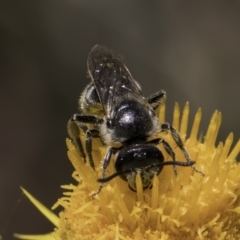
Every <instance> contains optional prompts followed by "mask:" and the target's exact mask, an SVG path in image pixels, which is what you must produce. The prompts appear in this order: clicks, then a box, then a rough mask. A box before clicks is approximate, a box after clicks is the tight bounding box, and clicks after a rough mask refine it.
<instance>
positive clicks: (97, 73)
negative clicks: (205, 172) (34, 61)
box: [68, 45, 200, 196]
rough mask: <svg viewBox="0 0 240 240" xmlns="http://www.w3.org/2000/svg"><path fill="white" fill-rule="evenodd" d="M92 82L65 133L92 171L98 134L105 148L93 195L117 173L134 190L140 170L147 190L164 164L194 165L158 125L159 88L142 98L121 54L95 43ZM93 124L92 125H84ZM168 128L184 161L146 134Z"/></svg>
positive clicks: (90, 71)
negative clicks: (112, 165)
mask: <svg viewBox="0 0 240 240" xmlns="http://www.w3.org/2000/svg"><path fill="white" fill-rule="evenodd" d="M87 70H88V75H89V76H90V78H91V80H92V81H91V82H90V83H89V84H88V85H87V86H86V88H85V89H84V91H83V93H82V94H81V97H80V100H79V110H80V113H77V114H74V115H73V117H72V118H71V119H70V120H69V122H68V133H69V136H70V138H71V139H72V141H73V143H74V145H75V146H76V148H77V150H78V152H79V154H80V155H81V156H82V157H83V159H84V161H85V162H86V161H89V164H90V166H91V167H92V168H93V169H94V168H95V165H94V160H93V157H92V138H100V139H101V140H102V142H103V143H104V144H105V145H106V146H107V148H106V155H105V157H104V159H103V164H102V176H101V178H99V179H98V180H97V181H98V182H100V187H99V189H98V191H97V192H95V193H94V194H93V196H95V195H97V194H99V193H100V191H101V189H102V187H103V185H104V183H105V182H108V181H110V180H111V179H113V178H115V177H116V176H120V177H121V178H122V179H123V180H124V181H126V182H127V183H128V186H129V188H130V189H131V190H133V191H136V175H137V173H140V177H141V180H142V186H143V189H146V188H151V185H152V179H153V177H154V175H158V174H159V173H160V172H161V171H162V169H163V166H165V165H173V169H174V172H175V174H177V170H176V166H177V165H179V166H185V167H187V166H192V167H193V168H194V169H195V170H196V171H197V172H200V171H199V170H197V169H196V168H195V166H194V163H195V162H194V161H193V160H191V159H190V156H189V154H188V152H187V151H186V149H185V147H184V145H183V142H182V140H181V138H180V136H179V134H178V133H177V131H176V130H175V129H174V128H173V127H172V126H171V125H170V124H169V123H164V124H160V122H159V119H158V117H157V116H156V113H155V110H156V109H157V108H158V106H159V105H160V104H161V102H163V101H164V100H165V98H166V93H165V91H163V90H161V91H158V92H156V93H155V94H153V95H151V96H150V97H148V98H145V97H144V96H143V94H142V91H141V87H140V85H139V83H138V82H137V81H135V80H134V79H133V77H132V75H131V73H130V72H129V70H128V68H127V67H126V65H125V64H124V62H123V59H122V57H121V56H119V55H118V54H116V53H115V52H114V51H112V50H109V49H108V48H106V47H103V46H99V45H96V46H94V47H93V48H92V50H91V51H90V53H89V56H88V60H87ZM89 126H92V128H89ZM80 129H83V130H84V131H85V132H86V138H85V148H86V154H85V153H84V150H83V145H82V143H81V140H80V137H79V135H80ZM163 131H169V132H170V133H171V135H172V137H173V139H174V141H175V143H176V145H177V146H178V147H179V148H180V149H181V151H182V152H183V154H184V156H185V158H186V162H180V161H177V160H176V158H175V153H174V151H173V149H172V148H171V146H170V145H169V144H168V142H167V141H165V140H164V139H163V138H159V137H156V138H155V139H153V140H148V139H149V137H151V136H153V135H157V134H158V133H160V132H163ZM159 143H161V144H162V145H163V147H164V148H165V150H166V151H167V153H168V154H169V155H170V156H171V158H172V161H164V156H163V154H162V152H161V150H160V149H159V148H158V147H157V145H158V144H159ZM113 155H115V169H116V172H115V173H113V174H112V175H110V176H106V171H107V167H108V165H109V162H110V160H111V158H112V156H113Z"/></svg>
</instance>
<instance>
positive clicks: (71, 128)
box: [67, 119, 86, 162]
mask: <svg viewBox="0 0 240 240" xmlns="http://www.w3.org/2000/svg"><path fill="white" fill-rule="evenodd" d="M67 131H68V135H69V137H70V138H71V140H72V142H73V144H74V146H75V148H76V149H77V151H78V153H79V155H80V156H81V157H82V158H83V160H84V162H86V154H85V152H84V149H83V145H82V142H81V139H80V132H81V131H80V128H79V126H78V124H77V123H76V122H74V121H72V119H70V120H69V121H68V123H67Z"/></svg>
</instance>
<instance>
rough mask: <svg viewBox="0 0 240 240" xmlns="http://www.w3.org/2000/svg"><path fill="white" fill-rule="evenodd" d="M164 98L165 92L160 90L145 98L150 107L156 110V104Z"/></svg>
mask: <svg viewBox="0 0 240 240" xmlns="http://www.w3.org/2000/svg"><path fill="white" fill-rule="evenodd" d="M165 99H166V92H165V91H164V90H160V91H158V92H156V93H154V94H152V95H151V96H149V97H148V98H147V101H148V103H149V104H150V105H151V107H152V108H153V109H154V110H156V109H157V108H158V106H159V105H160V104H161V103H162V102H163V101H164V100H165Z"/></svg>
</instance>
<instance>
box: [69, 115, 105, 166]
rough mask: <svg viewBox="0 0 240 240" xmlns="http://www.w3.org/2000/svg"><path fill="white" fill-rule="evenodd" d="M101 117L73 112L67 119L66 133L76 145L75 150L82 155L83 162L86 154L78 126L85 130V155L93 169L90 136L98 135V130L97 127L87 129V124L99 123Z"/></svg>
mask: <svg viewBox="0 0 240 240" xmlns="http://www.w3.org/2000/svg"><path fill="white" fill-rule="evenodd" d="M102 121H103V120H102V119H101V118H97V117H95V116H92V115H81V114H74V115H73V117H72V118H71V119H70V120H69V121H68V134H69V136H70V138H71V139H72V141H73V143H74V145H75V146H76V149H77V151H78V152H79V154H80V155H81V156H82V157H83V159H84V162H86V154H85V153H84V149H83V146H82V143H81V139H80V128H82V129H84V130H85V132H86V139H85V146H86V151H87V156H88V159H89V164H90V166H91V167H92V168H93V169H94V162H93V159H92V154H91V151H92V141H91V138H92V137H99V131H98V130H97V129H88V128H87V126H86V125H87V124H93V125H94V124H95V125H97V124H101V123H102Z"/></svg>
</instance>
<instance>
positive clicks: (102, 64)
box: [87, 45, 145, 117]
mask: <svg viewBox="0 0 240 240" xmlns="http://www.w3.org/2000/svg"><path fill="white" fill-rule="evenodd" d="M87 67H88V73H89V75H90V77H91V79H92V80H93V82H94V85H95V87H96V90H97V93H98V96H99V99H100V101H101V103H102V105H103V110H104V114H105V116H107V117H110V115H111V109H112V106H114V104H115V101H116V100H117V99H119V98H120V97H121V96H124V95H132V96H133V95H135V96H136V97H138V98H139V97H140V98H141V99H142V100H143V101H144V102H145V100H144V98H143V96H142V92H141V87H140V86H139V84H138V83H137V82H136V81H135V80H134V79H133V78H132V76H131V73H130V72H129V70H128V69H127V67H126V66H125V64H124V63H123V59H122V58H121V57H120V56H118V55H117V54H116V53H115V52H113V51H111V50H109V49H107V48H106V47H103V46H99V45H96V46H94V47H93V48H92V50H91V51H90V53H89V56H88V61H87Z"/></svg>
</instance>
